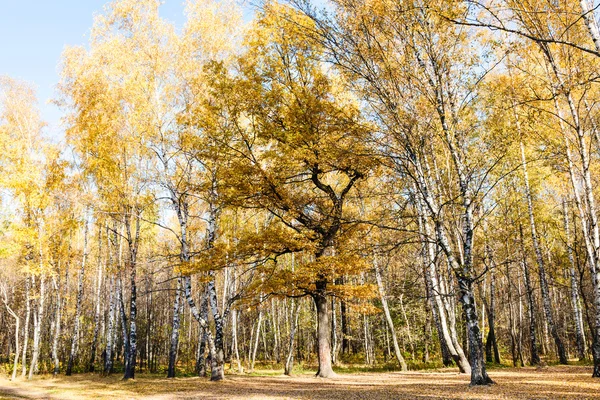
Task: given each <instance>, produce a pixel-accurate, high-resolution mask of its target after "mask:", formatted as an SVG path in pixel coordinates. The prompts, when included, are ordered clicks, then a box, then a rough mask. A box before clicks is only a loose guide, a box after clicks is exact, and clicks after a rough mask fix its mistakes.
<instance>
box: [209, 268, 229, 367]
mask: <svg viewBox="0 0 600 400" xmlns="http://www.w3.org/2000/svg"><path fill="white" fill-rule="evenodd" d="M206 289H207V294H208V302H209V303H210V309H211V311H212V316H213V320H214V322H215V359H214V360H211V361H213V364H212V365H214V366H215V367H216V368H217V371H213V374H214V375H219V376H224V375H225V373H224V365H225V348H224V343H223V322H224V321H223V317H222V315H221V313H219V309H218V305H217V290H216V285H215V280H214V277H213V279H212V280H211V281H210V282H208V285H207V287H206Z"/></svg>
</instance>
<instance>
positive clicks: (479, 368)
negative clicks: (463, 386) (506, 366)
mask: <svg viewBox="0 0 600 400" xmlns="http://www.w3.org/2000/svg"><path fill="white" fill-rule="evenodd" d="M472 285H473V283H472V282H471V281H469V280H467V279H464V278H462V277H458V286H459V290H460V296H461V297H460V300H461V303H462V305H463V311H464V313H465V320H466V321H465V322H466V324H467V328H468V331H467V332H468V335H469V353H470V354H469V356H470V357H469V358H470V360H471V386H475V385H488V384H490V383H493V381H492V380H491V379H490V377H489V376H488V374H487V371H486V370H485V363H484V362H483V343H482V340H481V332H480V330H479V325H478V320H477V309H476V307H475V297H474V296H473V286H472Z"/></svg>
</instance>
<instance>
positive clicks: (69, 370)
mask: <svg viewBox="0 0 600 400" xmlns="http://www.w3.org/2000/svg"><path fill="white" fill-rule="evenodd" d="M88 229H89V225H88V221H87V217H86V221H85V226H84V228H83V257H82V258H81V268H80V269H79V275H78V277H77V303H76V307H75V323H74V325H73V335H72V336H71V351H70V352H69V361H68V363H67V372H66V375H67V376H71V373H72V372H73V363H74V362H75V356H76V355H77V347H78V346H77V345H78V343H79V326H80V318H81V302H82V300H83V277H84V275H85V264H86V262H87V256H88V253H87V251H88V250H87V249H88Z"/></svg>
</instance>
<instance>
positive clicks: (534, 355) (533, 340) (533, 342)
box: [519, 225, 540, 365]
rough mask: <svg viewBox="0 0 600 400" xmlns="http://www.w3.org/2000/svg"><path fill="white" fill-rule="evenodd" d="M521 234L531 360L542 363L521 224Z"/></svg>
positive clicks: (533, 362)
mask: <svg viewBox="0 0 600 400" xmlns="http://www.w3.org/2000/svg"><path fill="white" fill-rule="evenodd" d="M519 234H520V238H521V257H522V264H523V273H524V275H525V291H526V292H527V308H528V311H529V313H528V314H529V343H530V346H531V358H530V360H529V362H530V363H531V365H539V364H540V356H539V354H538V344H537V337H536V333H535V331H536V325H537V323H536V312H535V298H534V296H533V287H532V286H531V277H530V275H529V265H527V260H526V258H525V254H526V253H525V243H524V238H523V227H522V226H520V225H519Z"/></svg>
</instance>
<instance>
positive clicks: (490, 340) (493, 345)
mask: <svg viewBox="0 0 600 400" xmlns="http://www.w3.org/2000/svg"><path fill="white" fill-rule="evenodd" d="M486 248H487V246H486ZM487 252H488V254H489V257H490V265H491V267H490V268H491V272H490V302H489V303H487V302H484V305H485V306H486V308H487V317H488V325H489V331H488V336H487V339H486V341H485V358H486V361H487V362H490V363H491V362H492V361H495V362H496V364H500V352H499V351H498V342H497V341H496V324H495V319H496V293H495V292H496V276H495V275H496V274H495V273H494V272H495V269H496V266H495V265H494V260H493V259H492V257H491V254H490V253H491V252H490V250H489V249H488V250H487ZM484 298H485V297H484ZM492 350H493V354H494V357H493V358H492Z"/></svg>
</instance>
